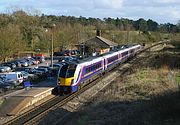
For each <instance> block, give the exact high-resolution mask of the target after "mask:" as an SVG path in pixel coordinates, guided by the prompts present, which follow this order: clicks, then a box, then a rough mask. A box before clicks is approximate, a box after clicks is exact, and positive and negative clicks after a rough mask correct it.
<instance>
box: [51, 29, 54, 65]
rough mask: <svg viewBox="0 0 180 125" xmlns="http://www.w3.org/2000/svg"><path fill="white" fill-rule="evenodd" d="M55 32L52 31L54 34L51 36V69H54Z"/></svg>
mask: <svg viewBox="0 0 180 125" xmlns="http://www.w3.org/2000/svg"><path fill="white" fill-rule="evenodd" d="M53 35H54V31H53V29H52V34H51V68H53V48H54V47H53V44H54V38H53V37H54V36H53Z"/></svg>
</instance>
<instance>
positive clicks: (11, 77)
mask: <svg viewBox="0 0 180 125" xmlns="http://www.w3.org/2000/svg"><path fill="white" fill-rule="evenodd" d="M0 77H2V78H4V80H5V81H6V82H10V83H14V84H15V85H19V84H21V83H22V82H23V74H22V73H21V72H8V73H0Z"/></svg>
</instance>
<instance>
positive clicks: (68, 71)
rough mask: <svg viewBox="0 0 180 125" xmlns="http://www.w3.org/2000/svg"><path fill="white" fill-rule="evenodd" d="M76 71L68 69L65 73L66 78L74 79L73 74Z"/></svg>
mask: <svg viewBox="0 0 180 125" xmlns="http://www.w3.org/2000/svg"><path fill="white" fill-rule="evenodd" d="M75 70H76V69H68V70H67V72H66V78H70V77H74V72H75Z"/></svg>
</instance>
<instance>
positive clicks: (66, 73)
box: [58, 63, 77, 94]
mask: <svg viewBox="0 0 180 125" xmlns="http://www.w3.org/2000/svg"><path fill="white" fill-rule="evenodd" d="M76 67H77V65H76V64H74V63H67V64H65V65H63V66H62V67H61V70H60V72H59V78H58V81H59V82H58V84H59V92H60V93H61V94H62V93H63V94H68V93H73V92H75V91H76V88H74V87H73V86H72V84H73V83H74V74H75V71H76Z"/></svg>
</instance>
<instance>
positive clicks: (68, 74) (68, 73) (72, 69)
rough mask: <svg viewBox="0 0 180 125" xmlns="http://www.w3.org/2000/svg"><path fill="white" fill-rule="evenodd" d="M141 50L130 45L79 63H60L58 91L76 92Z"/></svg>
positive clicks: (138, 46)
mask: <svg viewBox="0 0 180 125" xmlns="http://www.w3.org/2000/svg"><path fill="white" fill-rule="evenodd" d="M141 48H142V47H141V45H132V46H129V47H127V48H124V49H119V50H116V51H111V52H109V53H106V54H104V55H101V56H97V57H92V58H87V59H84V60H81V61H79V62H64V63H62V66H61V68H60V70H59V73H58V91H59V92H60V93H65V94H67V93H73V92H76V91H78V90H79V89H81V88H82V87H83V86H85V85H87V84H88V83H89V82H91V81H92V80H94V79H96V78H98V77H100V76H101V75H102V74H104V73H105V72H107V71H109V70H111V69H112V68H114V67H116V66H117V65H119V64H121V63H123V62H124V61H126V60H127V59H129V58H130V57H133V56H134V55H135V54H136V53H137V52H138V51H140V50H141Z"/></svg>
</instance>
